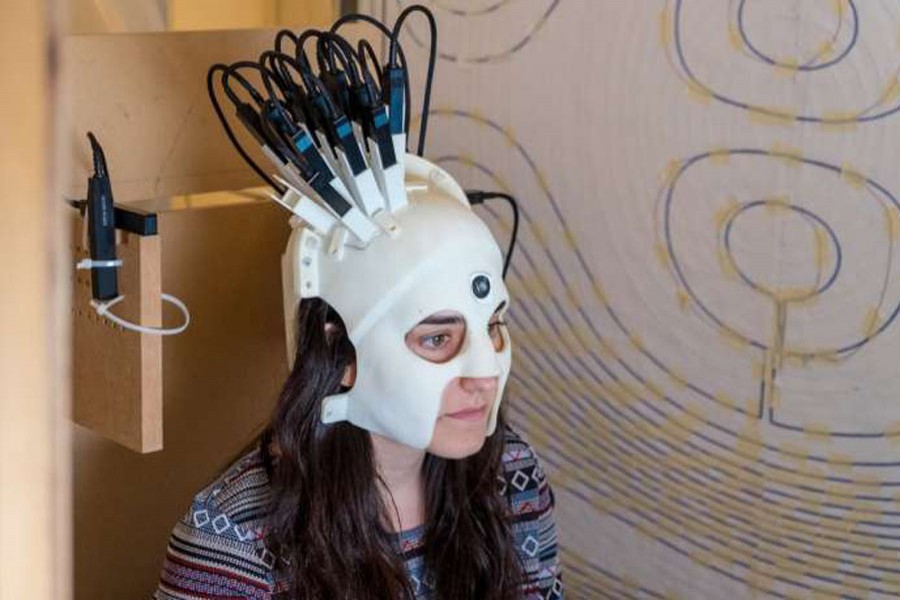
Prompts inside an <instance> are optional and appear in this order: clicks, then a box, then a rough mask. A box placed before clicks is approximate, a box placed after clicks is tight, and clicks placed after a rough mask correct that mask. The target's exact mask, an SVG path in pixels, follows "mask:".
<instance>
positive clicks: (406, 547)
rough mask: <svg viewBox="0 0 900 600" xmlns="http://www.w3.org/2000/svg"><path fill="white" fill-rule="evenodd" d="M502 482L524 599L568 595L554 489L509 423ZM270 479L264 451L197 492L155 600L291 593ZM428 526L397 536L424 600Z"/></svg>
mask: <svg viewBox="0 0 900 600" xmlns="http://www.w3.org/2000/svg"><path fill="white" fill-rule="evenodd" d="M505 433H506V435H505V442H506V443H505V447H504V451H503V458H502V461H503V468H502V469H501V478H502V481H500V482H498V484H499V488H500V493H501V494H502V495H504V496H505V497H506V498H507V500H508V502H509V506H510V509H511V515H512V531H513V537H514V539H515V544H516V548H517V550H518V553H519V557H520V559H521V563H522V566H523V571H524V574H525V582H524V584H523V587H522V595H521V597H522V598H523V599H527V600H538V599H541V600H555V599H559V598H562V597H563V587H562V575H561V572H560V567H559V559H558V557H557V542H556V526H555V523H554V520H553V491H552V490H551V489H550V484H549V482H548V481H547V477H546V475H545V474H544V472H543V470H542V469H541V466H540V463H539V462H538V459H537V456H536V455H535V453H534V450H533V449H532V448H531V446H529V445H528V444H527V443H526V442H524V441H523V440H522V439H521V438H520V437H519V436H518V435H517V434H516V433H515V432H514V431H513V430H512V429H509V428H507V430H506V432H505ZM269 494H270V490H269V479H268V475H267V474H266V470H265V467H264V465H263V462H262V458H261V455H260V452H259V450H258V449H255V450H253V451H251V452H249V453H248V454H246V455H244V456H243V457H242V458H240V459H238V460H237V461H236V462H235V463H234V464H233V465H231V466H230V467H229V468H228V469H227V470H226V471H225V473H223V474H222V475H221V476H220V477H219V478H218V479H216V481H214V482H213V483H212V484H211V485H209V486H208V487H207V488H206V489H204V490H203V491H201V492H200V493H199V494H197V495H196V496H195V497H194V501H193V503H192V505H191V508H190V510H189V511H188V512H187V514H185V516H184V517H183V518H182V519H181V520H180V521H179V522H178V523H177V524H176V525H175V528H174V530H173V531H172V535H171V537H170V538H169V545H168V548H167V550H166V557H165V562H164V564H163V567H162V573H161V574H160V582H159V587H158V588H157V590H156V593H155V594H154V596H153V598H155V600H194V599H197V598H252V599H254V600H255V599H259V600H263V599H264V600H276V599H278V598H281V597H284V596H283V594H284V592H285V590H288V589H289V587H290V586H289V583H290V582H288V581H286V580H284V579H283V578H281V577H279V573H280V572H281V570H278V569H275V563H276V557H275V555H274V554H272V553H271V552H270V551H269V550H268V549H267V548H266V547H265V544H264V543H263V538H264V533H265V532H264V523H265V516H266V515H265V510H266V506H267V504H268V500H269ZM424 533H425V526H420V527H417V528H415V529H411V530H408V531H403V532H401V533H399V534H397V536H396V542H397V549H398V552H400V553H401V555H402V557H403V560H404V564H405V566H406V570H407V573H408V574H409V577H410V581H411V582H412V584H413V588H414V589H415V592H416V599H417V600H431V599H432V598H433V597H434V593H433V591H432V589H431V583H432V582H431V580H430V578H429V576H428V574H427V573H426V572H425V566H424V564H423V553H424V548H423V543H424Z"/></svg>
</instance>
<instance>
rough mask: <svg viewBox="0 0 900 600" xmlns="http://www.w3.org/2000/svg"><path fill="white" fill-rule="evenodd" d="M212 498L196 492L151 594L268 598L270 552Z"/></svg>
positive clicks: (173, 599)
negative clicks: (153, 592)
mask: <svg viewBox="0 0 900 600" xmlns="http://www.w3.org/2000/svg"><path fill="white" fill-rule="evenodd" d="M210 500H211V498H208V497H207V498H204V497H203V496H198V497H197V498H196V499H195V500H194V503H193V505H192V506H191V509H190V510H189V511H188V513H187V514H186V515H185V516H184V517H182V519H181V520H180V521H179V522H178V523H177V524H176V525H175V527H174V529H173V530H172V535H171V536H170V537H169V545H168V547H167V549H166V557H165V561H164V563H163V567H162V572H161V573H160V581H159V586H158V587H157V589H156V592H155V594H154V595H153V598H154V599H155V600H195V599H197V598H220V599H221V598H251V599H269V598H271V589H272V583H271V573H272V566H273V563H274V556H273V555H272V554H271V553H270V552H269V551H268V550H266V549H265V547H264V546H263V545H262V544H261V543H259V542H258V541H257V539H256V537H257V536H256V535H255V532H253V531H250V530H247V529H245V528H244V527H243V526H242V525H239V524H235V523H234V522H233V521H232V519H231V518H230V517H229V516H228V515H227V514H226V513H225V512H223V511H221V510H220V509H219V508H218V507H217V506H216V505H215V503H213V502H211V501H210Z"/></svg>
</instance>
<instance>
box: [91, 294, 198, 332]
mask: <svg viewBox="0 0 900 600" xmlns="http://www.w3.org/2000/svg"><path fill="white" fill-rule="evenodd" d="M160 298H162V300H163V301H165V302H168V303H169V304H172V305H174V306H175V307H176V308H178V309H179V310H180V311H181V314H183V315H184V323H182V324H181V325H179V326H178V327H171V328H163V327H148V326H145V325H138V324H137V323H132V322H131V321H126V320H125V319H123V318H122V317H120V316H118V315H114V314H113V313H111V312H109V309H111V308H112V307H113V306H115V305H116V304H118V303H119V302H121V301H122V300H124V299H125V296H116V297H115V298H113V299H112V300H110V301H109V302H99V301H97V300H91V306H92V307H93V308H94V310H95V311H97V314H98V315H99V316H101V317H104V318H106V319H109V320H110V321H112V322H113V323H115V324H117V325H121V326H122V327H124V328H125V329H128V330H130V331H135V332H137V333H146V334H150V335H177V334H179V333H181V332H182V331H184V330H185V329H187V327H188V325H190V324H191V313H190V311H188V308H187V306H186V305H185V304H184V302H182V301H181V300H179V299H178V298H176V297H175V296H172V295H170V294H160Z"/></svg>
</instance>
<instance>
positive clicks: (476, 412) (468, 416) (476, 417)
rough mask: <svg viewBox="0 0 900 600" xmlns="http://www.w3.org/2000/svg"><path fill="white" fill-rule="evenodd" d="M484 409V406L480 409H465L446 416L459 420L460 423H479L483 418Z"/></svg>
mask: <svg viewBox="0 0 900 600" xmlns="http://www.w3.org/2000/svg"><path fill="white" fill-rule="evenodd" d="M486 409H487V407H486V406H482V407H480V408H467V409H465V410H460V411H457V412H455V413H448V414H447V415H446V416H448V417H450V418H451V419H459V420H460V421H480V420H481V419H483V418H484V412H485V410H486Z"/></svg>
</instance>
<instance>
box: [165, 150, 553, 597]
mask: <svg viewBox="0 0 900 600" xmlns="http://www.w3.org/2000/svg"><path fill="white" fill-rule="evenodd" d="M408 161H409V162H408V164H407V175H408V177H411V178H413V179H416V178H417V176H418V178H419V179H418V181H419V182H420V183H419V185H420V188H427V189H420V190H419V192H418V193H416V194H415V198H414V201H412V200H413V198H412V196H413V195H412V194H411V202H410V204H409V206H407V207H405V208H404V209H403V210H402V211H400V212H398V213H396V214H395V215H394V218H395V219H396V227H395V228H394V229H392V231H393V233H392V234H391V235H381V236H379V237H377V238H376V239H375V240H373V241H372V242H371V243H370V244H368V245H367V246H365V247H359V246H353V245H348V246H347V247H346V248H343V249H341V251H340V252H335V250H334V248H333V245H331V247H329V246H330V245H329V244H327V243H322V241H323V240H322V239H321V236H317V235H316V233H315V232H313V231H311V230H310V229H308V228H307V229H304V230H302V231H301V230H296V231H295V232H294V235H293V236H292V241H291V244H290V245H289V247H288V251H287V253H286V259H285V260H286V263H285V264H286V265H287V266H286V269H285V273H286V274H287V275H288V276H287V278H286V289H287V290H288V292H289V293H288V294H287V295H286V303H287V305H288V306H290V307H293V306H297V307H298V309H297V311H296V313H295V312H294V311H293V310H291V311H290V313H289V315H288V316H289V318H288V324H289V332H290V333H291V334H292V335H290V336H289V338H291V339H292V347H294V348H295V349H296V352H295V355H294V357H293V359H294V360H293V368H292V370H291V373H290V376H289V378H288V381H287V383H286V384H285V386H284V389H283V391H282V393H281V395H280V398H279V401H278V404H277V407H276V410H275V412H274V415H273V418H272V420H271V422H270V424H269V426H268V428H267V429H266V430H265V432H264V433H263V435H262V436H261V439H260V440H259V443H258V444H257V445H256V447H255V448H254V449H253V450H252V451H251V452H249V453H248V454H246V455H245V456H244V457H242V458H241V459H239V460H238V461H237V462H236V463H235V464H234V465H233V466H232V467H230V468H229V469H228V470H227V472H226V473H225V474H223V475H222V476H221V477H220V478H219V479H218V480H217V481H216V482H214V483H213V484H212V485H210V486H209V487H208V488H206V489H205V490H204V491H202V492H201V493H200V494H198V495H197V496H196V498H195V500H194V503H193V506H192V507H191V510H190V511H189V512H188V514H187V515H186V516H185V517H184V518H183V519H182V521H181V522H180V523H178V524H177V525H176V527H175V530H174V531H173V534H172V537H171V540H170V543H169V548H168V552H167V556H166V562H165V565H164V566H163V571H162V576H161V581H160V585H159V588H158V590H157V592H156V598H157V599H158V600H167V599H172V598H198V597H199V598H222V597H240V598H278V597H284V598H315V599H332V598H334V599H347V598H349V599H353V600H363V599H370V598H371V599H413V598H416V599H418V598H436V599H438V598H439V599H478V600H513V599H519V598H561V597H562V585H561V580H560V573H559V565H558V561H557V556H556V534H555V526H554V522H553V515H552V509H553V495H552V492H551V490H550V487H549V485H548V483H547V480H546V478H545V476H544V474H543V472H542V471H541V468H540V465H539V464H538V462H537V459H536V457H535V455H534V453H533V451H532V450H531V448H530V447H529V446H528V445H527V444H526V443H525V442H524V441H522V440H521V438H519V437H518V436H517V435H516V434H515V433H514V432H513V431H512V430H511V429H509V427H508V426H507V425H506V424H505V421H504V418H503V412H502V411H501V410H500V400H501V396H502V391H503V387H504V385H505V382H506V377H507V374H508V371H509V365H510V362H509V361H510V351H511V348H510V339H509V336H508V334H507V332H506V329H505V328H506V326H505V323H504V322H503V316H504V313H505V311H506V310H507V308H508V304H509V297H508V294H507V292H506V289H505V286H504V285H503V280H502V257H501V255H500V251H499V248H498V247H497V245H496V242H495V241H494V239H493V237H492V236H491V234H490V231H489V230H488V228H487V227H486V226H485V225H484V224H483V223H482V222H481V221H480V219H478V217H477V216H475V214H474V213H473V212H472V210H471V208H470V207H469V206H468V203H467V202H466V199H465V196H464V194H463V193H462V190H461V189H460V188H459V186H458V185H457V184H456V183H455V182H454V181H453V180H452V179H451V178H450V177H449V175H447V174H446V173H445V172H444V171H442V170H441V169H439V168H438V167H436V166H434V165H432V164H430V163H427V162H426V161H423V160H421V159H414V158H413V157H409V158H408ZM397 232H399V233H397ZM310 240H313V243H311V242H310ZM316 240H318V241H316ZM310 249H312V250H310ZM310 253H311V254H310ZM311 277H312V278H313V280H312V281H311V280H310V278H311ZM305 289H312V290H314V291H313V292H311V293H306V294H304V291H303V290H305Z"/></svg>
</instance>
